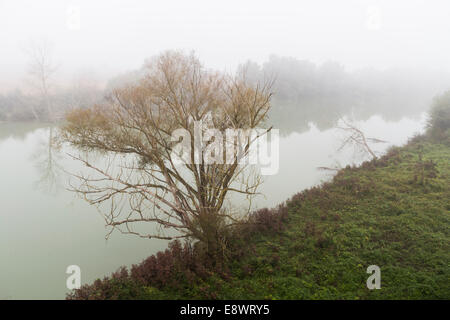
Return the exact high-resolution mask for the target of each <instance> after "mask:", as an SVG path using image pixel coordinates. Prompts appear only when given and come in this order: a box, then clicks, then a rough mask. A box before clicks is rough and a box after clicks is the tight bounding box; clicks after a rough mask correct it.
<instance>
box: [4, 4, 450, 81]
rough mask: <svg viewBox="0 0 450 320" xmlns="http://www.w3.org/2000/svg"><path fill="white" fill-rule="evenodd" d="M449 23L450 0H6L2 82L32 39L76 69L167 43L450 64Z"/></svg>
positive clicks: (19, 73)
mask: <svg viewBox="0 0 450 320" xmlns="http://www.w3.org/2000/svg"><path fill="white" fill-rule="evenodd" d="M449 31H450V1H446V0H442V1H441V0H429V1H421V0H409V1H406V0H405V1H400V0H390V1H381V0H380V1H376V0H367V1H366V0H348V1H346V0H341V1H336V0H334V1H333V0H314V1H312V0H311V1H284V0H276V1H275V0H270V1H266V0H259V1H248V0H247V1H245V0H227V1H213V0H209V1H206V0H205V1H195V0H191V1H186V0H184V1H182V0H180V1H175V0H162V1H143V0H128V1H121V0H90V1H84V0H78V1H77V0H71V1H65V0H63V1H61V0H38V1H36V0H34V1H33V0H0V72H1V74H0V84H2V83H3V84H5V83H7V82H8V83H10V82H11V81H19V80H20V79H21V77H23V73H24V72H25V65H26V56H25V55H24V54H23V52H22V49H21V48H23V47H24V46H25V45H26V44H27V43H28V42H29V41H30V40H31V39H40V38H46V39H48V40H49V41H51V42H53V43H54V55H55V58H56V60H57V61H58V62H59V63H60V64H61V68H62V69H63V70H64V72H67V73H69V72H73V71H74V70H77V69H79V68H82V69H86V68H93V69H94V70H96V71H98V72H103V71H108V72H112V71H114V72H115V71H124V70H127V69H132V68H138V67H139V66H140V65H141V64H142V63H143V61H144V59H145V58H146V57H149V56H152V55H154V54H157V53H159V52H161V51H163V50H166V49H184V50H188V51H190V50H195V52H196V53H197V54H198V55H199V57H200V58H201V60H202V61H203V62H204V63H205V64H206V65H207V66H209V67H214V68H219V69H228V70H231V69H233V68H234V67H235V66H236V65H237V64H239V63H241V62H244V61H245V60H247V59H251V60H254V61H257V62H263V61H264V60H266V59H267V58H268V57H269V55H270V54H277V55H281V56H293V57H297V58H299V59H308V60H311V61H314V62H323V61H326V60H335V61H338V62H341V63H343V64H344V65H345V66H347V67H348V68H359V67H366V66H371V67H376V68H384V67H391V66H418V67H426V68H443V69H445V70H450V54H449V53H450V41H449ZM5 79H7V80H5Z"/></svg>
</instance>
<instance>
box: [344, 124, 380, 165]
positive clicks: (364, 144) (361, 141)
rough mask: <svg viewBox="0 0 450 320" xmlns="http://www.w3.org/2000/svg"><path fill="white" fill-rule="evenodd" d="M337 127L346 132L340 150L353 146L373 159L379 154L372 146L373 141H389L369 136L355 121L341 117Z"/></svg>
mask: <svg viewBox="0 0 450 320" xmlns="http://www.w3.org/2000/svg"><path fill="white" fill-rule="evenodd" d="M336 128H337V129H338V130H340V131H342V132H344V140H343V142H342V144H341V146H340V147H339V149H338V151H341V150H343V149H345V148H347V147H352V148H354V150H355V151H356V152H359V153H360V154H363V155H367V156H369V157H370V158H371V159H377V158H378V157H377V155H376V154H375V152H374V151H373V150H372V148H371V147H370V144H371V143H386V142H387V141H384V140H380V139H376V138H368V137H366V135H365V133H364V131H363V130H362V129H360V128H358V126H357V125H356V124H355V123H354V121H352V120H349V119H346V118H345V117H340V119H339V120H338V124H337V126H336Z"/></svg>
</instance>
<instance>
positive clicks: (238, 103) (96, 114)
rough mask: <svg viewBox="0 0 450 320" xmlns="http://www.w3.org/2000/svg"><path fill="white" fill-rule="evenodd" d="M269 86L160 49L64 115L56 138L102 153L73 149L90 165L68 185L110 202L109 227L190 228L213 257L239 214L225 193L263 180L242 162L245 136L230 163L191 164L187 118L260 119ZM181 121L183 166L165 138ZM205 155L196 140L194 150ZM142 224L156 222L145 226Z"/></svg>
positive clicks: (252, 188)
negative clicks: (95, 101)
mask: <svg viewBox="0 0 450 320" xmlns="http://www.w3.org/2000/svg"><path fill="white" fill-rule="evenodd" d="M270 87H271V82H270V81H267V82H265V83H264V84H261V85H250V84H249V83H248V82H247V81H246V80H245V75H243V74H238V75H236V76H226V75H223V74H220V73H216V72H212V71H208V70H206V69H204V68H203V66H202V65H201V63H200V62H199V60H198V59H197V58H196V57H195V56H193V55H188V56H187V55H184V54H182V53H178V52H166V53H164V54H162V55H160V56H159V57H157V58H154V59H153V60H151V61H149V62H148V63H147V64H146V76H145V78H144V79H143V80H142V81H140V82H139V83H138V84H132V85H129V86H125V87H123V88H121V89H116V90H114V91H113V93H112V95H111V96H110V98H109V100H108V102H107V103H105V104H102V105H96V106H95V107H92V108H89V109H77V110H74V111H72V112H71V113H70V114H69V115H68V117H67V124H66V125H65V126H64V127H63V128H62V138H63V141H66V142H69V143H70V144H72V145H74V146H76V147H79V148H81V149H84V150H96V151H100V152H103V155H104V156H105V157H107V158H108V161H107V164H105V165H99V164H96V163H94V161H91V160H92V159H91V160H89V159H88V158H87V157H86V156H81V155H79V156H74V158H76V159H78V160H79V161H82V162H83V163H84V164H85V165H86V166H87V167H88V168H90V169H92V170H93V171H92V172H93V174H92V175H90V176H87V175H76V177H77V178H78V179H79V181H80V182H81V184H80V186H75V187H74V190H75V191H77V192H79V193H80V194H81V195H83V196H84V198H85V199H86V200H87V201H88V202H89V203H91V204H94V205H98V206H100V205H101V204H105V203H107V205H108V206H109V204H110V207H109V210H107V212H106V213H105V220H106V223H107V225H108V226H110V227H111V232H112V231H113V230H115V229H118V230H119V231H120V232H122V233H128V234H134V235H137V236H140V237H144V238H157V239H166V240H171V239H176V238H186V237H189V238H192V239H196V240H199V241H200V243H201V244H202V245H203V246H204V248H205V251H206V252H207V253H208V254H209V255H210V256H214V257H215V256H216V255H217V254H218V252H222V250H223V249H224V246H225V243H226V236H225V235H226V233H227V230H229V226H231V225H233V224H235V223H238V222H239V221H240V219H241V218H242V215H236V214H234V213H233V212H231V211H229V210H226V209H225V205H224V204H225V202H226V200H227V198H228V197H229V195H230V194H232V193H239V194H243V195H245V196H248V197H251V196H253V195H255V194H256V189H257V187H258V185H259V184H260V181H261V180H260V179H259V174H258V173H256V174H255V175H253V173H255V172H253V173H252V174H250V173H249V171H247V170H246V167H247V169H248V166H247V165H246V164H241V163H240V160H241V159H242V157H244V156H246V155H248V153H249V149H250V145H251V144H252V143H254V141H255V139H253V138H251V137H250V136H246V137H245V138H244V139H243V140H244V144H243V145H244V147H243V148H242V149H239V148H235V149H234V153H233V154H232V159H233V161H232V162H231V163H223V164H219V163H215V164H205V163H204V162H200V163H198V162H197V161H196V159H195V157H196V155H195V152H193V151H192V150H194V149H195V146H194V139H197V137H195V136H194V133H195V132H194V125H193V121H201V120H203V119H205V117H208V115H209V121H210V122H211V125H212V126H213V128H215V129H218V130H220V131H221V132H225V130H226V129H229V128H231V129H253V128H256V127H258V126H263V125H264V123H265V120H266V117H267V112H268V111H269V108H270V100H271V96H272V93H271V92H270ZM180 128H182V129H184V130H186V131H187V132H189V135H190V138H191V139H190V144H191V152H190V154H189V155H188V158H189V159H186V160H185V161H184V162H183V163H182V164H181V165H179V164H176V163H175V159H174V156H173V153H172V151H174V145H175V144H176V143H177V141H172V140H171V138H172V137H171V135H172V133H173V132H174V130H176V129H180ZM269 130H270V129H266V130H265V131H264V132H265V133H267V131H269ZM212 142H213V141H212V140H209V141H204V143H205V144H206V145H210V144H211V143H212ZM233 143H235V141H234V140H233ZM241 145H242V141H241ZM205 156H207V151H206V149H202V150H201V159H203V157H205ZM216 156H217V154H216ZM105 157H103V159H105ZM119 159H120V165H118V164H117V161H119ZM115 164H116V165H115ZM247 213H248V212H247ZM241 214H242V213H241ZM145 223H150V224H151V226H153V227H154V226H155V225H156V226H158V228H157V229H155V230H154V232H153V231H152V227H151V226H149V227H148V228H142V225H143V224H145ZM149 230H150V231H149ZM172 231H175V232H172Z"/></svg>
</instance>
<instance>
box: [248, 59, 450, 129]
mask: <svg viewBox="0 0 450 320" xmlns="http://www.w3.org/2000/svg"><path fill="white" fill-rule="evenodd" d="M240 68H242V69H245V70H247V75H248V77H250V80H254V81H260V80H261V79H263V78H265V77H274V78H275V84H274V87H273V91H274V98H273V108H272V109H271V114H270V117H271V119H272V122H273V124H274V126H275V127H278V128H280V129H281V130H282V131H284V132H285V133H289V132H291V131H303V130H306V129H308V123H309V122H312V123H314V124H315V125H316V126H317V127H318V128H319V129H328V128H331V127H333V126H334V125H335V124H336V121H337V120H338V119H340V118H341V117H342V116H343V115H348V114H351V115H352V116H353V117H355V118H356V119H361V120H364V119H367V118H369V117H370V116H372V115H375V114H378V115H381V116H383V117H384V118H385V119H387V120H398V119H400V118H401V117H404V116H406V115H416V114H419V113H421V112H424V111H427V110H428V108H429V105H430V101H431V100H432V98H433V97H434V96H436V95H437V94H440V93H442V92H443V91H445V90H446V89H448V88H449V87H450V75H449V74H445V73H444V72H441V71H426V72H425V71H422V70H419V69H412V68H411V69H400V68H397V69H394V68H392V69H386V70H375V69H362V70H356V71H347V70H346V69H345V68H344V67H343V66H342V65H341V64H339V63H337V62H333V61H330V62H326V63H324V64H321V65H318V64H315V63H312V62H310V61H305V60H298V59H295V58H289V57H278V56H271V57H270V59H269V60H268V61H267V62H265V63H263V64H262V65H259V64H257V63H255V62H252V61H248V62H247V63H245V64H243V65H241V66H240Z"/></svg>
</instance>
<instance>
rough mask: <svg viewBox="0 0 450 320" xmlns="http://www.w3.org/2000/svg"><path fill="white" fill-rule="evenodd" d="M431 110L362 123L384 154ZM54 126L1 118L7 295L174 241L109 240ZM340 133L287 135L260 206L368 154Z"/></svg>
mask: <svg viewBox="0 0 450 320" xmlns="http://www.w3.org/2000/svg"><path fill="white" fill-rule="evenodd" d="M424 118H425V116H422V117H419V118H415V119H409V118H404V119H402V120H400V121H397V122H387V121H384V120H383V119H382V118H380V117H378V116H374V117H372V118H370V119H369V120H367V121H364V122H361V123H360V125H361V127H363V128H364V130H365V132H366V135H367V136H368V137H375V138H378V139H382V140H386V141H388V143H385V144H379V145H376V146H375V147H374V148H375V149H376V150H377V151H378V152H380V154H381V153H383V152H384V151H385V150H386V149H387V147H389V146H390V145H401V144H404V143H406V142H407V140H408V138H409V137H411V136H413V135H414V134H416V133H419V132H422V131H423V129H424V123H425V121H424ZM51 134H53V132H52V131H51V130H50V129H49V128H48V127H47V126H45V125H37V124H0V197H1V207H0V299H63V298H64V297H65V294H66V292H67V289H66V278H67V276H68V275H67V274H66V273H65V271H66V268H67V266H69V265H72V264H75V265H78V266H80V267H81V272H82V283H89V282H91V281H93V280H94V279H96V278H98V277H103V276H104V275H107V274H109V273H110V272H112V271H115V270H116V269H117V268H118V267H120V266H121V265H131V264H133V263H138V262H140V261H141V260H142V259H144V258H146V257H147V256H149V255H151V254H153V253H155V252H156V251H158V250H161V249H164V248H165V247H166V246H167V242H165V241H159V240H146V239H140V238H137V237H133V236H129V235H128V236H127V235H122V234H119V233H114V234H113V235H112V237H111V238H110V239H109V240H107V241H106V240H105V234H106V232H107V230H106V229H105V226H104V220H103V218H102V216H101V215H100V213H99V212H98V211H97V210H96V209H95V208H94V207H91V206H89V205H88V204H87V203H85V202H84V201H83V200H81V199H79V198H78V197H77V196H76V195H75V194H73V193H71V192H69V191H67V190H66V188H67V187H68V181H69V177H68V176H67V174H66V173H65V171H70V172H77V171H80V170H81V171H82V170H83V167H82V166H81V165H80V164H79V163H77V162H75V161H73V160H72V159H71V158H69V157H68V156H67V155H66V151H67V150H64V151H62V152H58V151H56V150H53V149H51V148H49V137H50V135H51ZM341 138H342V137H341V136H340V135H339V132H337V131H336V130H333V129H330V130H325V131H319V130H318V129H316V128H315V127H314V125H311V126H310V129H309V130H308V131H306V132H303V133H292V134H290V135H288V136H285V137H282V138H281V140H280V168H279V172H278V174H276V175H274V176H268V177H265V183H264V184H263V185H262V187H261V188H260V191H261V192H262V193H264V194H265V197H260V198H258V199H256V202H255V207H264V206H274V205H276V204H278V203H280V202H282V201H284V200H286V199H287V198H288V197H290V196H291V195H293V194H294V193H296V192H298V191H300V190H302V189H304V188H308V187H310V186H313V185H316V184H319V183H320V182H322V181H324V180H327V179H329V178H330V175H329V174H328V173H326V172H323V171H320V170H317V167H321V166H336V165H340V166H345V165H347V164H351V163H359V162H361V161H362V160H363V159H362V158H358V157H355V156H354V153H353V151H352V150H346V151H344V152H340V153H337V152H336V150H337V149H338V147H339V146H340V141H341Z"/></svg>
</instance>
